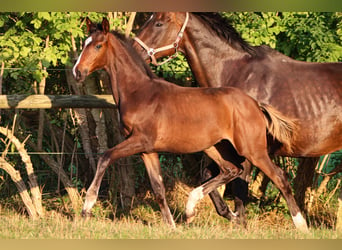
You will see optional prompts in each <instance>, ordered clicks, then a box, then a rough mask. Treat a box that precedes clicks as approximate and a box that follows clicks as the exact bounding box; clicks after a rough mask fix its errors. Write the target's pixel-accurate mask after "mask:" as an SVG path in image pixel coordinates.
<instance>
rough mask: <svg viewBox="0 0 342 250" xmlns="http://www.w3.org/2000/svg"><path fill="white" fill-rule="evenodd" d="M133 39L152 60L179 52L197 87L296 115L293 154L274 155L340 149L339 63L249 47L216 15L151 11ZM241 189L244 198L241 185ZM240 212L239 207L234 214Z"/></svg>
mask: <svg viewBox="0 0 342 250" xmlns="http://www.w3.org/2000/svg"><path fill="white" fill-rule="evenodd" d="M136 41H137V42H138V43H139V44H138V43H136V44H135V45H134V47H135V48H136V49H138V50H139V51H140V52H141V53H142V54H143V55H144V57H145V58H146V59H147V60H150V59H152V62H153V63H154V64H157V61H156V60H157V59H158V58H160V57H164V56H170V55H173V54H174V53H175V52H178V51H180V52H182V53H183V54H184V55H185V57H186V59H187V61H188V63H189V65H190V68H191V70H192V72H193V74H194V76H195V78H196V81H197V82H198V84H199V85H200V86H201V87H219V86H232V87H237V88H239V89H241V90H243V91H244V92H245V93H247V94H248V95H250V96H252V97H253V98H255V99H256V100H258V101H260V102H263V103H267V104H270V105H272V106H274V107H276V108H277V109H278V110H280V111H281V112H282V113H283V114H286V115H287V116H290V117H295V118H297V120H298V121H299V126H298V127H297V128H298V131H297V133H298V137H297V138H296V140H295V141H293V144H292V147H293V152H292V153H290V154H289V153H288V152H279V151H277V150H273V153H275V154H276V155H283V156H292V157H318V156H321V155H324V154H328V153H331V152H334V151H336V150H338V149H341V148H342V63H308V62H300V61H296V60H293V59H291V58H289V57H287V56H285V55H283V54H281V53H279V52H277V51H275V50H273V49H271V48H269V47H267V46H256V47H255V46H250V45H249V44H248V43H246V42H245V41H244V40H243V39H242V38H241V37H240V35H239V34H238V33H237V32H236V30H235V29H234V28H233V27H232V26H231V24H230V23H229V22H228V21H227V19H225V18H223V17H221V16H220V15H219V14H218V13H178V12H177V13H174V12H161V13H154V14H153V15H152V16H151V18H150V19H149V20H148V21H147V22H146V23H145V24H144V26H143V27H142V28H141V30H140V31H139V35H138V36H137V38H136ZM146 51H147V52H148V53H146ZM150 57H151V58H150ZM269 146H270V147H274V145H273V144H272V143H270V144H269ZM241 188H243V190H244V191H245V194H241V193H240V195H241V196H242V197H247V187H246V186H245V187H241V186H240V189H241ZM240 191H241V190H240ZM210 197H211V198H212V200H213V202H214V204H215V207H216V210H217V211H218V213H219V214H221V215H222V216H224V217H227V218H230V217H231V215H230V214H231V212H230V211H229V209H228V207H227V205H226V203H225V202H224V201H223V200H222V198H221V197H220V196H219V195H218V193H217V192H213V193H211V194H210ZM240 205H241V203H240ZM235 207H237V206H235ZM243 211H244V209H242V208H241V206H240V211H239V212H240V213H239V215H241V213H243ZM242 219H243V218H242Z"/></svg>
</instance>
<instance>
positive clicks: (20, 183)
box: [0, 157, 38, 219]
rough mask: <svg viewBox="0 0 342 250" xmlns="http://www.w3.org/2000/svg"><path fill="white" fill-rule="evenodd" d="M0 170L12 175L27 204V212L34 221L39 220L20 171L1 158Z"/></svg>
mask: <svg viewBox="0 0 342 250" xmlns="http://www.w3.org/2000/svg"><path fill="white" fill-rule="evenodd" d="M0 168H2V169H3V170H5V171H6V172H7V173H8V174H9V175H10V177H11V179H12V181H13V182H14V184H15V185H16V186H17V188H18V191H19V195H20V197H21V199H22V200H23V202H24V204H25V207H26V210H27V212H28V214H29V216H30V217H32V218H33V219H35V218H37V216H38V213H37V210H36V208H35V206H34V205H33V202H32V199H31V197H30V195H29V193H28V192H27V188H26V185H25V183H24V181H23V179H22V178H21V175H20V173H19V171H17V170H15V169H14V167H12V166H11V165H10V164H9V163H8V162H6V160H5V159H4V158H2V157H0Z"/></svg>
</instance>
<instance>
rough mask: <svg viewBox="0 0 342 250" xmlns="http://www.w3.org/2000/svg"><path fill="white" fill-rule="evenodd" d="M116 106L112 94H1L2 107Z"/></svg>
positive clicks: (0, 107) (0, 103) (0, 106)
mask: <svg viewBox="0 0 342 250" xmlns="http://www.w3.org/2000/svg"><path fill="white" fill-rule="evenodd" d="M115 107H116V105H115V102H114V100H113V96H112V95H0V109H49V108H115Z"/></svg>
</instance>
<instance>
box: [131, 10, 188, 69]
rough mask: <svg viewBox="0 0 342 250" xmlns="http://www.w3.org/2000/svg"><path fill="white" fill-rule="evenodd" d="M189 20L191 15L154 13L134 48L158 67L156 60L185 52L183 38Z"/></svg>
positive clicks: (139, 35) (144, 26) (137, 38)
mask: <svg viewBox="0 0 342 250" xmlns="http://www.w3.org/2000/svg"><path fill="white" fill-rule="evenodd" d="M188 20H189V13H180V12H158V13H154V14H153V15H152V16H151V17H150V19H149V20H148V21H147V22H146V23H145V24H144V25H143V27H142V28H141V32H140V33H139V34H138V36H137V37H136V38H135V41H136V42H135V44H134V47H135V48H136V49H137V51H138V52H139V53H140V54H141V55H142V56H143V58H144V59H145V60H146V61H148V62H149V61H150V60H152V63H153V64H155V65H157V64H158V63H157V61H156V58H161V57H164V56H169V55H172V54H175V55H176V54H177V52H178V51H181V52H183V40H182V38H183V34H184V30H185V29H186V26H187V24H188ZM172 58H173V57H172V56H171V58H170V59H172Z"/></svg>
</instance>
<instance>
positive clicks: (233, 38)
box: [193, 12, 261, 56]
mask: <svg viewBox="0 0 342 250" xmlns="http://www.w3.org/2000/svg"><path fill="white" fill-rule="evenodd" d="M193 14H194V15H196V16H197V17H199V18H200V19H201V20H202V21H203V22H204V23H206V24H207V25H208V27H210V28H211V29H212V30H213V31H214V32H215V33H216V34H217V35H218V36H219V37H221V38H223V39H225V40H227V42H228V44H229V45H231V46H232V47H233V48H235V49H237V50H240V51H244V52H247V53H248V54H250V55H252V56H260V53H258V52H260V51H258V50H257V49H256V48H259V47H254V46H252V45H250V44H249V43H248V42H246V41H245V40H244V39H243V38H242V37H241V36H240V34H239V33H238V32H237V31H236V29H235V28H234V27H233V26H232V25H231V21H230V20H229V19H227V18H224V17H222V16H221V15H220V14H219V13H217V12H193ZM260 48H261V47H260Z"/></svg>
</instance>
